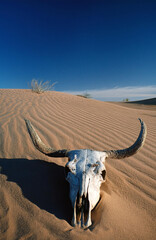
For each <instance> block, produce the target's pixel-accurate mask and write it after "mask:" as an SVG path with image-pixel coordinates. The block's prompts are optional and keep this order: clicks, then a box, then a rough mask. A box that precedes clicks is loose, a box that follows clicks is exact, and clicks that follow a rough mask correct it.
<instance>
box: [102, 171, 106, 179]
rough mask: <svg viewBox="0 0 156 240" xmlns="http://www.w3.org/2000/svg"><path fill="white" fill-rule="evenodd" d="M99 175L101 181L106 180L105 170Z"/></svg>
mask: <svg viewBox="0 0 156 240" xmlns="http://www.w3.org/2000/svg"><path fill="white" fill-rule="evenodd" d="M101 175H102V177H103V180H105V178H106V170H103V171H102V174H101Z"/></svg>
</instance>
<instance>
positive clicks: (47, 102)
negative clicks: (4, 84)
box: [0, 89, 156, 240]
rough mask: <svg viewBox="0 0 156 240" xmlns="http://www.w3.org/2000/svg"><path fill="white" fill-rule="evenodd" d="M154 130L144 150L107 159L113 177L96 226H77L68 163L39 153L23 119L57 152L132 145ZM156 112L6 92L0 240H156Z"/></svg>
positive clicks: (0, 94) (0, 133) (1, 103)
mask: <svg viewBox="0 0 156 240" xmlns="http://www.w3.org/2000/svg"><path fill="white" fill-rule="evenodd" d="M138 118H141V119H142V120H143V121H144V122H145V123H146V125H147V130H148V133H147V138H146V141H145V144H144V146H143V148H142V149H141V150H140V151H139V152H138V153H137V154H136V155H134V156H132V157H129V158H126V159H121V160H113V159H109V160H108V161H107V162H106V169H107V180H106V183H104V184H103V185H102V187H101V200H100V202H99V204H98V205H97V207H96V208H95V209H94V210H93V211H92V221H93V225H92V226H91V227H90V228H89V229H87V230H83V229H81V228H78V227H76V228H73V227H72V226H71V224H70V221H71V216H72V209H71V205H70V201H69V197H68V184H67V182H66V181H65V178H64V166H65V164H66V162H67V159H66V158H50V157H48V156H45V155H43V154H42V153H40V152H39V151H37V150H36V149H35V147H34V145H33V144H32V141H31V139H30V136H29V134H28V132H27V129H26V125H25V121H24V119H29V120H31V122H32V124H33V125H34V127H35V129H36V131H37V132H38V134H39V135H40V137H41V139H42V140H43V142H45V143H46V144H47V145H49V146H53V147H54V148H56V149H64V148H67V149H86V148H88V149H94V150H99V151H103V150H111V149H122V148H126V147H129V146H130V145H131V144H133V142H134V141H135V140H136V139H137V137H138V134H139V132H140V123H139V121H138ZM155 179H156V107H155V106H152V108H147V107H146V106H145V107H143V106H142V105H141V108H139V107H138V106H137V107H136V108H135V104H134V105H133V107H129V104H122V105H120V104H114V103H107V102H100V101H97V100H93V99H85V98H82V97H78V96H73V95H70V94H65V93H60V92H45V93H43V94H36V93H33V92H32V91H31V90H16V89H15V90H14V89H1V90H0V240H19V239H20V240H26V239H27V240H28V239H29V240H30V239H31V240H35V239H37V240H38V239H39V240H40V239H41V240H48V239H49V240H53V239H54V240H56V239H57V240H61V239H69V240H70V239H71V240H72V239H73V240H76V239H83V240H84V239H89V240H92V239H103V240H154V239H155V237H156V181H155Z"/></svg>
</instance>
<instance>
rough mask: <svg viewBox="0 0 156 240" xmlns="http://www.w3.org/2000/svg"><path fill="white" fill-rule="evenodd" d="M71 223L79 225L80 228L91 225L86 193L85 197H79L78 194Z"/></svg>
mask: <svg viewBox="0 0 156 240" xmlns="http://www.w3.org/2000/svg"><path fill="white" fill-rule="evenodd" d="M72 225H73V226H81V227H82V228H87V227H89V226H90V225H92V222H91V209H90V203H89V200H88V195H87V197H85V196H84V195H83V196H82V197H79V194H78V196H77V198H76V201H75V205H74V214H73V219H72Z"/></svg>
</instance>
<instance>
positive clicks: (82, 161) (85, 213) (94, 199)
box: [25, 119, 147, 227]
mask: <svg viewBox="0 0 156 240" xmlns="http://www.w3.org/2000/svg"><path fill="white" fill-rule="evenodd" d="M139 120H140V123H141V130H140V134H139V136H138V138H137V140H136V142H135V143H134V144H133V145H132V146H131V147H129V148H126V149H123V150H110V151H103V152H101V151H94V150H89V149H81V150H73V151H69V150H66V149H63V150H55V149H53V148H51V147H48V146H46V145H45V144H44V143H43V142H42V141H41V139H40V137H39V136H38V134H37V133H36V131H35V129H34V127H33V126H32V124H31V123H30V121H29V120H25V121H26V125H27V128H28V131H29V134H30V136H31V139H32V141H33V143H34V145H35V147H36V148H37V149H38V150H39V151H41V152H42V153H44V154H46V155H48V156H50V157H68V160H69V161H68V163H67V164H66V166H65V177H66V180H67V181H68V182H69V185H70V200H71V204H72V207H73V211H74V212H73V219H72V225H73V226H76V225H81V227H89V226H90V225H91V224H92V222H91V210H92V209H93V208H94V207H95V206H96V205H97V203H98V202H99V200H100V186H101V184H102V182H104V181H105V175H106V169H105V159H106V158H116V159H121V158H125V157H129V156H132V155H133V154H135V153H136V152H137V151H138V150H139V149H140V148H141V147H142V146H143V144H144V141H145V138H146V133H147V129H146V125H145V124H144V122H143V121H142V120H141V119H139Z"/></svg>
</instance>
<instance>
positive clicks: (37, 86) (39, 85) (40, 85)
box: [31, 79, 56, 93]
mask: <svg viewBox="0 0 156 240" xmlns="http://www.w3.org/2000/svg"><path fill="white" fill-rule="evenodd" d="M55 84H56V82H54V83H53V84H50V81H46V82H43V81H38V80H36V79H32V81H31V89H32V91H33V92H36V93H43V92H45V91H52V90H54V85H55Z"/></svg>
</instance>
